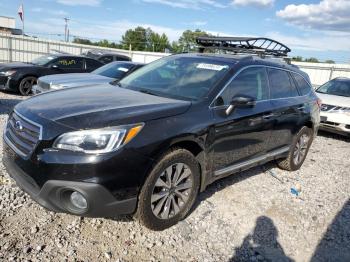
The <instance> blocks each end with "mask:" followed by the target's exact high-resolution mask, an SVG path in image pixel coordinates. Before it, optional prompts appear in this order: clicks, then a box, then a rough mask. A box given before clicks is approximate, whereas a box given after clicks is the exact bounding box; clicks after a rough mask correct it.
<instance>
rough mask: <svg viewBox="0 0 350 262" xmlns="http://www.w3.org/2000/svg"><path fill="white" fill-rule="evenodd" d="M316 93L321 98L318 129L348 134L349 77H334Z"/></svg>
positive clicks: (349, 116) (349, 131)
mask: <svg viewBox="0 0 350 262" xmlns="http://www.w3.org/2000/svg"><path fill="white" fill-rule="evenodd" d="M316 94H317V96H318V97H319V98H320V99H321V100H322V106H321V125H320V129H323V130H325V131H329V132H333V133H338V134H341V135H348V136H350V79H349V78H335V79H333V80H331V81H329V82H327V83H326V84H324V85H322V86H320V87H319V88H317V89H316Z"/></svg>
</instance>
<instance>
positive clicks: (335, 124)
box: [321, 121, 340, 126]
mask: <svg viewBox="0 0 350 262" xmlns="http://www.w3.org/2000/svg"><path fill="white" fill-rule="evenodd" d="M321 123H322V124H325V125H330V126H339V125H340V124H338V123H335V122H331V121H321Z"/></svg>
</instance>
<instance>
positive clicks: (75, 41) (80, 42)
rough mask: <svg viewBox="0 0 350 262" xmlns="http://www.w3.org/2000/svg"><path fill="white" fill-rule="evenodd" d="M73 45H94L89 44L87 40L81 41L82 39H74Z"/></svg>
mask: <svg viewBox="0 0 350 262" xmlns="http://www.w3.org/2000/svg"><path fill="white" fill-rule="evenodd" d="M73 43H75V44H82V45H94V43H93V42H91V41H90V40H89V39H83V38H79V37H75V38H74V40H73Z"/></svg>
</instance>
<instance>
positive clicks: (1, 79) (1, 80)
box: [0, 76, 8, 86]
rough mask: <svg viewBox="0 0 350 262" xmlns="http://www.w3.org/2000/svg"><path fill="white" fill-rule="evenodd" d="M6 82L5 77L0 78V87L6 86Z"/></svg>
mask: <svg viewBox="0 0 350 262" xmlns="http://www.w3.org/2000/svg"><path fill="white" fill-rule="evenodd" d="M7 80H8V78H7V76H0V85H1V86H4V85H6V83H7Z"/></svg>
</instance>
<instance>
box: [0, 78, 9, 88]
mask: <svg viewBox="0 0 350 262" xmlns="http://www.w3.org/2000/svg"><path fill="white" fill-rule="evenodd" d="M10 81H11V78H10V77H8V76H3V75H2V76H0V90H10Z"/></svg>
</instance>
